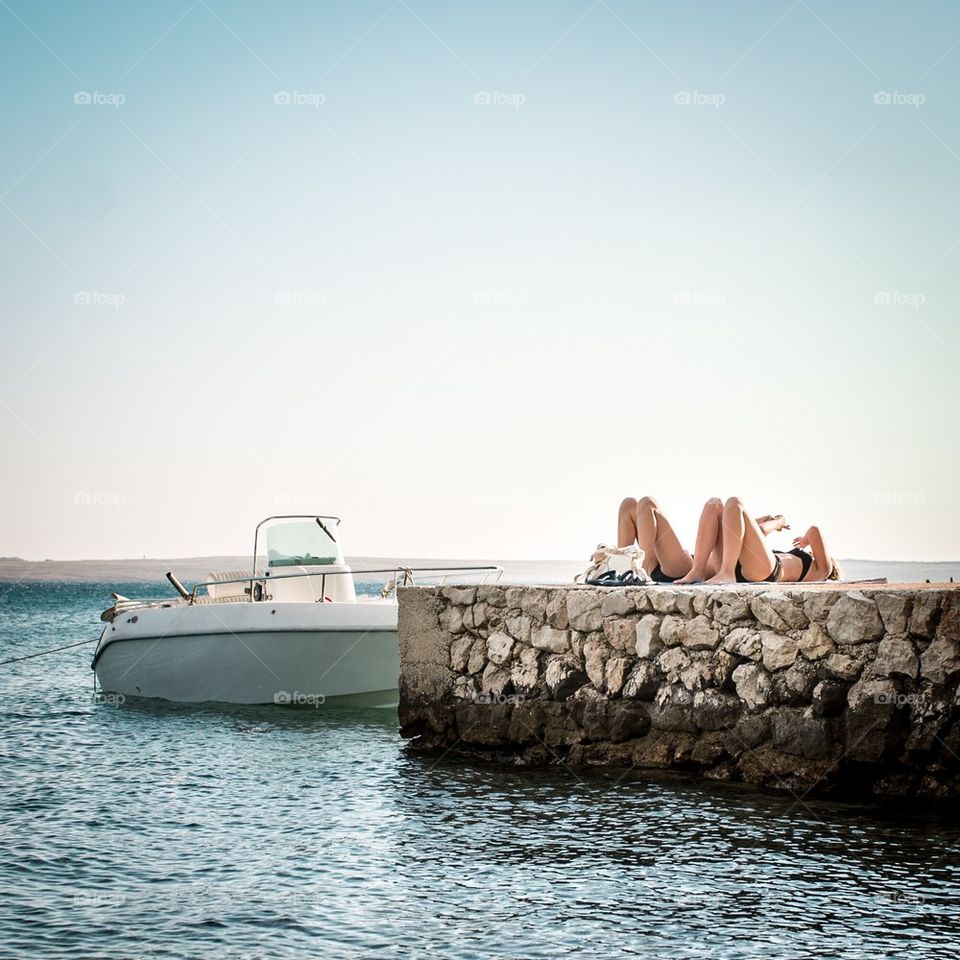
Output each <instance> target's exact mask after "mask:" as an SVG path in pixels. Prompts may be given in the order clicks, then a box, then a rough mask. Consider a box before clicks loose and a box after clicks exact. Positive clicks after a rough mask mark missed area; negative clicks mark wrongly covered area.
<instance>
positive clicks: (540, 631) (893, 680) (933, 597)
mask: <svg viewBox="0 0 960 960" xmlns="http://www.w3.org/2000/svg"><path fill="white" fill-rule="evenodd" d="M400 659H401V672H400V720H401V728H402V733H403V735H404V736H405V737H408V738H413V741H414V744H415V745H416V746H417V747H419V748H422V749H440V750H449V749H454V750H457V751H467V752H473V753H479V754H483V755H485V756H487V757H495V758H499V759H501V760H504V761H506V762H510V763H526V764H543V763H560V762H562V763H567V764H571V765H599V764H603V765H617V766H620V765H623V766H634V767H637V768H678V769H684V770H689V771H694V772H698V773H700V774H701V775H703V776H705V777H709V778H712V779H717V780H739V781H745V782H749V783H754V784H758V785H761V786H764V787H771V788H775V789H782V790H790V791H793V792H794V793H796V794H798V795H801V796H802V795H805V794H807V793H808V792H815V793H847V794H860V795H862V794H872V795H877V796H906V795H921V796H928V797H940V798H944V797H957V796H960V691H958V683H960V592H958V591H957V590H956V589H950V588H929V589H924V588H916V589H911V588H877V589H863V590H858V589H849V588H846V589H845V588H840V587H836V586H834V587H824V586H820V585H818V586H809V587H796V588H794V589H779V588H778V589H769V588H765V587H763V586H752V587H730V588H720V589H710V588H706V587H670V586H657V587H648V588H627V589H616V590H605V589H603V588H593V587H574V586H563V587H526V586H523V587H521V586H481V587H452V586H448V587H435V588H409V589H404V590H401V591H400Z"/></svg>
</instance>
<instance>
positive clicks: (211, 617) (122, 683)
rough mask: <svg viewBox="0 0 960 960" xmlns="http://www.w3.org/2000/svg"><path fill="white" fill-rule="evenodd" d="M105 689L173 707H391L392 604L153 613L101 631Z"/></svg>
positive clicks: (395, 670)
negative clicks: (214, 704) (173, 704)
mask: <svg viewBox="0 0 960 960" xmlns="http://www.w3.org/2000/svg"><path fill="white" fill-rule="evenodd" d="M94 669H95V670H96V674H97V680H98V682H99V685H100V688H101V690H103V692H104V693H115V694H123V695H124V696H128V697H154V698H160V699H164V700H171V701H175V702H179V703H203V702H210V701H212V702H221V703H246V704H261V703H275V704H279V705H283V706H301V707H321V706H325V705H333V704H344V705H346V704H350V705H366V706H392V705H395V704H396V702H397V678H398V676H399V672H400V657H399V649H398V642H397V630H396V604H391V603H384V604H378V603H343V604H318V603H306V604H302V603H290V604H275V605H274V604H269V603H242V602H241V603H236V604H217V605H210V606H182V607H177V606H171V607H164V608H152V609H149V610H144V611H142V612H138V613H136V614H134V615H133V616H123V617H121V618H120V622H117V623H115V624H113V625H112V626H111V627H108V628H107V629H106V630H105V631H104V635H103V637H102V639H101V642H100V645H99V646H98V648H97V653H96V655H95V658H94Z"/></svg>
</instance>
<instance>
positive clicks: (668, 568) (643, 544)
mask: <svg viewBox="0 0 960 960" xmlns="http://www.w3.org/2000/svg"><path fill="white" fill-rule="evenodd" d="M636 530H637V544H638V545H639V546H640V549H641V550H643V569H644V570H646V571H647V573H649V572H650V571H651V570H653V568H654V567H655V566H656V565H657V564H660V569H661V570H662V571H663V572H664V573H665V574H666V575H667V576H668V577H682V576H684V575H685V574H686V573H688V572H689V570H690V565H691V561H690V554H689V553H687V551H686V550H684V549H683V546H682V545H681V544H680V540H679V538H678V537H677V535H676V533H675V532H674V530H673V527H672V526H671V525H670V521H669V520H667V518H666V517H665V516H664V515H663V512H662V511H661V510H660V505H659V504H658V503H657V501H656V500H654V499H653V497H642V498H641V499H640V500H639V501H638V502H637V511H636Z"/></svg>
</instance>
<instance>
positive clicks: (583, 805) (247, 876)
mask: <svg viewBox="0 0 960 960" xmlns="http://www.w3.org/2000/svg"><path fill="white" fill-rule="evenodd" d="M114 588H116V587H114ZM110 589H111V587H109V586H106V585H96V584H71V585H63V586H60V587H57V586H56V585H51V584H42V585H41V584H35V585H20V586H17V587H11V586H10V585H8V584H0V618H2V619H0V659H2V658H6V657H10V656H15V655H18V654H22V653H26V652H32V651H34V650H39V649H42V648H44V647H47V646H52V645H54V644H58V643H69V642H71V641H75V640H82V639H84V638H85V637H88V636H90V637H93V636H95V635H96V633H97V628H98V623H97V619H96V618H97V614H98V613H99V611H100V610H101V609H102V608H103V607H104V606H105V605H106V602H105V601H106V599H107V598H108V596H109V590H110ZM119 589H120V590H121V592H124V591H123V588H122V587H120V588H119ZM137 590H139V591H140V592H142V586H141V587H138V588H131V592H134V593H135V592H137ZM92 649H93V648H92V645H91V646H90V647H89V648H83V647H81V648H79V649H78V650H71V651H66V652H63V653H60V654H56V655H54V656H50V657H46V658H42V659H37V660H29V661H26V662H23V663H19V664H14V665H11V666H4V667H2V668H0V671H2V672H0V712H2V720H0V771H2V774H0V783H2V791H0V804H2V821H0V824H2V825H0V831H2V832H0V955H2V956H3V957H28V956H29V957H35V956H43V957H48V958H60V957H76V958H90V957H108V956H109V957H204V958H208V960H209V958H217V957H224V958H243V957H250V958H253V957H281V958H283V957H301V956H319V955H322V956H327V957H389V956H420V955H424V956H427V955H431V956H438V957H448V956H449V957H470V958H473V957H476V958H481V957H559V956H565V955H568V954H569V955H576V956H582V957H597V958H609V957H615V956H621V955H628V956H638V957H690V956H707V957H781V956H782V957H813V956H834V957H881V956H905V957H907V956H909V957H941V956H942V957H948V956H949V957H955V956H957V953H958V948H960V875H958V862H960V853H958V851H960V827H958V826H956V825H955V818H953V817H952V816H951V815H950V814H949V813H947V812H945V811H939V812H933V811H929V810H928V811H924V812H917V811H913V812H910V811H907V810H898V809H895V808H872V807H864V806H844V805H838V804H833V805H827V804H824V803H820V802H811V801H809V800H808V801H798V800H797V799H796V798H793V797H771V796H766V795H763V794H757V793H754V792H746V791H742V790H738V789H735V788H730V787H723V786H720V785H712V784H709V783H700V782H694V781H685V780H675V779H659V780H657V779H651V778H649V777H644V776H640V775H637V774H630V773H626V774H624V773H623V772H620V771H617V772H609V773H605V774H591V775H589V776H588V775H585V774H584V773H582V772H579V773H574V772H571V771H569V770H566V769H562V768H560V769H554V770H549V771H536V772H530V771H527V772H520V771H509V770H498V769H493V768H491V767H488V766H483V765H475V764H467V763H463V762H457V761H455V760H453V759H452V758H449V757H447V758H440V759H438V758H433V757H432V758H422V757H418V756H414V755H411V754H410V753H409V752H408V751H407V749H406V748H405V747H404V744H403V742H402V741H401V740H400V739H399V737H398V735H397V718H396V714H395V712H393V711H362V712H343V711H334V710H333V709H330V708H327V709H323V708H321V709H319V710H289V709H284V708H280V707H264V708H256V709H251V708H233V709H231V708H212V707H211V708H186V707H175V706H169V705H167V706H163V705H158V704H149V703H140V704H134V703H132V702H128V703H126V704H124V705H122V706H111V705H109V704H104V703H97V702H96V701H94V700H93V698H92V696H91V694H92V673H91V671H90V669H89V662H90V654H91V653H92Z"/></svg>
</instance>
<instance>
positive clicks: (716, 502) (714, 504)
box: [704, 497, 723, 510]
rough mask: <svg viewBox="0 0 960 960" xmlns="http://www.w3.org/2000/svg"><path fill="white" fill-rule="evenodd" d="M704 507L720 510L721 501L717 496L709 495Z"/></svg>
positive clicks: (721, 506) (721, 507)
mask: <svg viewBox="0 0 960 960" xmlns="http://www.w3.org/2000/svg"><path fill="white" fill-rule="evenodd" d="M704 507H708V508H709V509H711V510H722V509H723V501H722V500H721V499H720V498H719V497H711V498H710V499H709V500H708V501H707V502H706V503H705V504H704Z"/></svg>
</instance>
